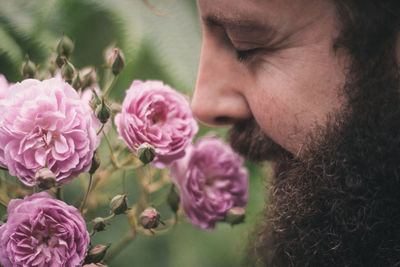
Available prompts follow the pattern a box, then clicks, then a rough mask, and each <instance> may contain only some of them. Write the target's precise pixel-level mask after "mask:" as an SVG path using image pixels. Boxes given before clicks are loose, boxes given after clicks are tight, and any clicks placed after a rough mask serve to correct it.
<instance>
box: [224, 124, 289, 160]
mask: <svg viewBox="0 0 400 267" xmlns="http://www.w3.org/2000/svg"><path fill="white" fill-rule="evenodd" d="M228 139H229V142H230V145H231V147H232V148H233V149H234V150H235V151H236V152H237V153H239V154H240V155H242V156H243V157H245V158H246V159H248V160H249V161H252V162H254V163H261V162H262V161H265V160H279V159H281V158H283V157H286V156H287V155H288V154H289V152H287V151H286V150H285V149H283V148H282V147H281V146H280V145H279V144H277V143H275V142H274V141H273V140H272V139H271V138H270V137H269V136H268V135H267V134H266V133H264V131H263V130H262V129H261V128H260V126H259V125H258V123H257V122H256V120H255V119H254V118H251V119H247V120H243V121H238V122H236V123H235V124H234V125H233V126H232V128H231V129H230V131H229V133H228Z"/></svg>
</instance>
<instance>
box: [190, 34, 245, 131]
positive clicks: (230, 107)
mask: <svg viewBox="0 0 400 267" xmlns="http://www.w3.org/2000/svg"><path fill="white" fill-rule="evenodd" d="M235 61H236V57H235V55H231V52H230V51H224V50H223V49H222V50H220V49H218V47H216V46H215V45H213V44H212V43H211V44H210V42H209V41H207V40H205V39H204V38H203V44H202V49H201V55H200V63H199V70H198V75H197V82H196V89H195V92H194V95H193V100H192V110H193V112H194V115H195V117H196V118H197V119H198V120H199V121H201V122H202V123H203V124H205V125H208V126H214V127H216V126H226V125H229V124H233V123H235V122H236V121H239V120H244V119H248V118H250V117H251V111H250V108H249V106H248V103H247V101H246V98H245V96H244V88H245V86H246V75H245V73H244V71H243V70H242V69H241V67H240V66H238V63H239V62H235ZM239 64H240V63H239Z"/></svg>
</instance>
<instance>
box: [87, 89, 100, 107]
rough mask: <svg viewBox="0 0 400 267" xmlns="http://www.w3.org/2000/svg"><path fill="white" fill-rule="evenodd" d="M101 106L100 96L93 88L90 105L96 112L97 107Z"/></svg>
mask: <svg viewBox="0 0 400 267" xmlns="http://www.w3.org/2000/svg"><path fill="white" fill-rule="evenodd" d="M100 104H101V99H100V97H99V95H98V94H97V93H96V90H94V89H93V88H92V99H90V103H89V105H90V107H91V108H92V109H93V110H96V108H97V106H98V105H100Z"/></svg>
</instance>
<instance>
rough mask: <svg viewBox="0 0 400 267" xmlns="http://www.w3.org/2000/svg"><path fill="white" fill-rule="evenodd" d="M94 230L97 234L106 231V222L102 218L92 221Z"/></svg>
mask: <svg viewBox="0 0 400 267" xmlns="http://www.w3.org/2000/svg"><path fill="white" fill-rule="evenodd" d="M91 223H92V225H93V230H94V231H96V232H100V231H104V229H105V228H106V221H105V220H104V218H102V217H96V218H94V219H93V220H92V222H91Z"/></svg>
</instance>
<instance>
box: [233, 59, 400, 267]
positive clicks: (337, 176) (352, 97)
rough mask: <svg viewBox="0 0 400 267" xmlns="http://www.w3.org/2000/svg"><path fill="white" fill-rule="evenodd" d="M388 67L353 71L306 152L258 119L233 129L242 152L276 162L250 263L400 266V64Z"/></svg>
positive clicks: (234, 137)
mask: <svg viewBox="0 0 400 267" xmlns="http://www.w3.org/2000/svg"><path fill="white" fill-rule="evenodd" d="M386 67H387V68H384V69H382V70H381V71H379V70H374V72H372V71H371V72H369V73H368V75H367V73H366V72H363V71H361V70H358V71H355V72H353V74H352V75H349V78H348V81H347V83H346V85H345V86H344V88H342V89H341V90H340V91H341V92H342V93H343V94H344V95H345V96H346V100H347V102H346V105H345V106H344V107H343V108H342V110H341V111H340V112H337V113H336V114H331V115H330V116H329V118H328V119H327V123H326V125H324V126H320V127H317V130H316V131H314V132H313V133H311V134H310V138H309V139H308V140H312V141H311V142H310V143H309V144H307V146H306V147H305V148H304V150H303V151H304V153H302V156H301V158H295V157H294V156H293V155H291V154H290V153H288V152H287V151H285V150H284V149H283V148H282V147H280V146H279V145H278V144H276V143H274V142H273V141H272V140H271V139H270V138H269V137H268V136H266V134H265V133H263V132H262V131H261V129H260V128H259V126H258V125H257V123H256V122H255V121H254V120H250V121H247V122H240V123H238V124H237V125H235V126H234V127H233V129H232V130H231V132H230V139H231V143H232V146H233V148H234V149H235V150H237V151H238V152H239V153H240V154H242V155H244V156H245V157H247V158H249V159H251V160H255V161H261V160H264V159H274V161H275V162H276V165H275V168H274V177H273V179H272V182H271V188H270V202H269V207H268V209H267V210H266V212H265V220H264V222H263V223H262V224H261V225H260V226H259V227H258V229H257V230H256V231H255V232H254V238H253V239H254V240H252V243H253V244H251V246H250V248H249V254H248V255H249V256H248V259H247V263H246V266H253V265H256V264H257V265H260V266H285V267H286V266H399V265H400V193H399V190H400V98H399V79H398V76H397V70H398V68H397V65H396V64H395V63H393V64H388V65H386ZM383 70H385V71H383ZM374 76H375V77H378V78H376V79H374V78H373V77H374Z"/></svg>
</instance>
